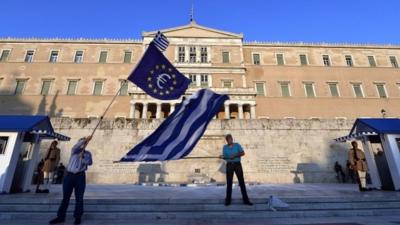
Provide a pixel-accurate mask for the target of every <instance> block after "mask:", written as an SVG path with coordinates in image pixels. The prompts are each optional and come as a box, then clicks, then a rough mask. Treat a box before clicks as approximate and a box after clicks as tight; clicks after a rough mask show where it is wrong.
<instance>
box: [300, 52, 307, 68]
mask: <svg viewBox="0 0 400 225" xmlns="http://www.w3.org/2000/svg"><path fill="white" fill-rule="evenodd" d="M307 64H308V61H307V56H306V55H304V54H301V55H300V65H302V66H306V65H307Z"/></svg>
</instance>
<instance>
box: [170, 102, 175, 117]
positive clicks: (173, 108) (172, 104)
mask: <svg viewBox="0 0 400 225" xmlns="http://www.w3.org/2000/svg"><path fill="white" fill-rule="evenodd" d="M174 111H175V104H174V103H171V105H170V106H169V114H170V115H171V113H173V112H174Z"/></svg>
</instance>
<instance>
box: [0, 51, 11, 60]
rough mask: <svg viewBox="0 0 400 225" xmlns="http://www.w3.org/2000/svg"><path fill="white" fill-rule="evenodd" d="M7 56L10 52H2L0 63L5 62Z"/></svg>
mask: <svg viewBox="0 0 400 225" xmlns="http://www.w3.org/2000/svg"><path fill="white" fill-rule="evenodd" d="M9 55H10V50H3V52H1V56H0V62H7V60H8V56H9Z"/></svg>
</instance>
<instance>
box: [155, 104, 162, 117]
mask: <svg viewBox="0 0 400 225" xmlns="http://www.w3.org/2000/svg"><path fill="white" fill-rule="evenodd" d="M160 118H161V103H157V111H156V119H160Z"/></svg>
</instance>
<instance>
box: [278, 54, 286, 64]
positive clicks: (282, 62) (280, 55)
mask: <svg viewBox="0 0 400 225" xmlns="http://www.w3.org/2000/svg"><path fill="white" fill-rule="evenodd" d="M276 63H277V64H278V65H279V66H282V65H284V64H285V61H284V60H283V54H276Z"/></svg>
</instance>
